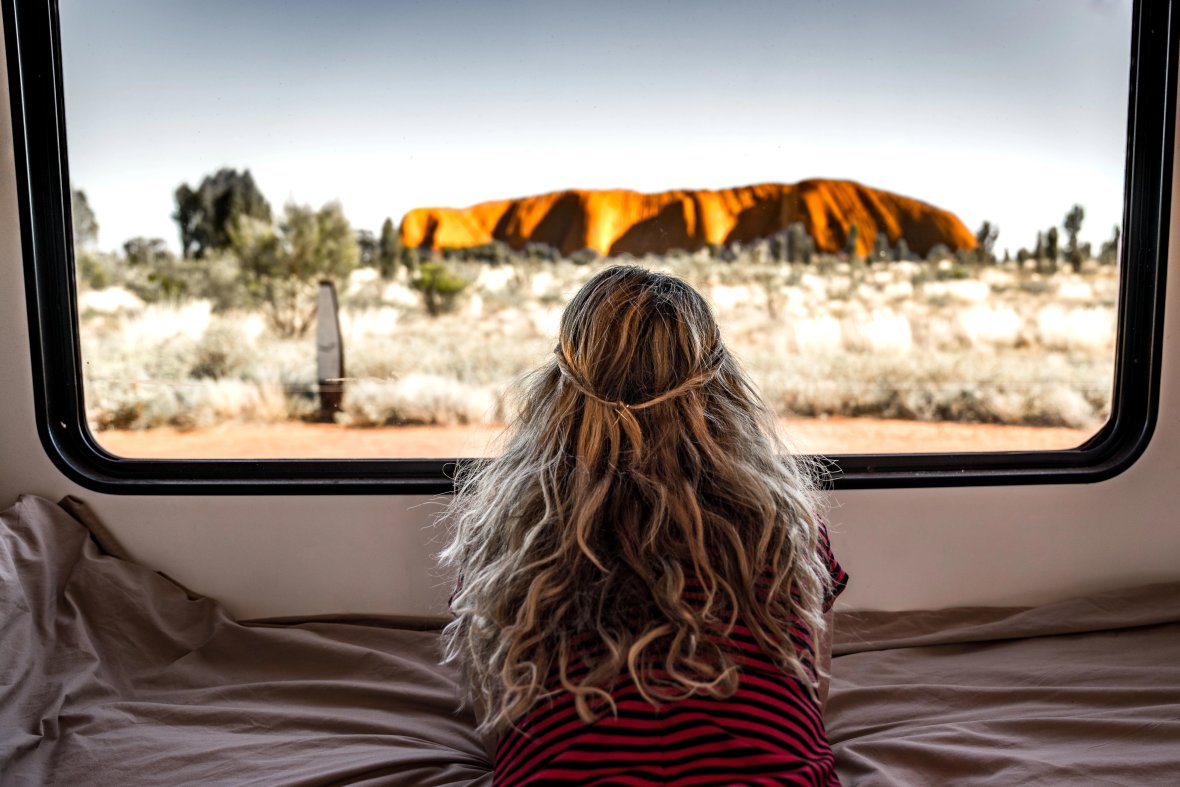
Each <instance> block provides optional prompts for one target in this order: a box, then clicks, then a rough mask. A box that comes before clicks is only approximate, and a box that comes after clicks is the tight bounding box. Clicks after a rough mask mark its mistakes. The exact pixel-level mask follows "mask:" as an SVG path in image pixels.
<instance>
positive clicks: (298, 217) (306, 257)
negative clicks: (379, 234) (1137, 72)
mask: <svg viewBox="0 0 1180 787" xmlns="http://www.w3.org/2000/svg"><path fill="white" fill-rule="evenodd" d="M231 240H232V245H233V250H234V252H235V253H236V254H237V256H238V259H240V260H241V265H242V276H243V278H244V280H245V282H246V286H247V287H248V288H249V290H250V293H251V295H252V297H253V299H254V300H255V301H256V302H257V303H259V304H261V305H262V307H263V308H264V309H265V310H266V312H267V317H268V318H269V319H270V322H271V324H272V325H273V326H274V328H275V330H276V331H277V332H278V333H279V334H280V335H282V336H302V335H303V334H305V333H306V332H307V329H308V328H309V327H310V326H311V324H312V322H313V320H314V318H315V293H316V287H317V285H318V284H319V282H320V281H321V280H323V279H329V280H333V281H334V282H335V283H336V284H337V285H339V284H340V283H341V281H342V280H343V279H344V277H346V276H347V275H348V274H349V272H350V271H352V270H353V269H354V268H356V266H357V263H358V262H359V260H360V249H359V247H358V246H357V242H356V235H355V234H354V233H353V231H352V227H351V226H349V223H348V219H346V218H345V217H344V212H343V211H342V210H341V208H340V203H338V202H329V203H328V204H326V205H324V207H322V208H320V209H319V210H318V211H317V210H313V209H311V208H310V207H307V206H303V205H295V204H288V205H287V206H286V207H285V208H284V209H283V220H282V221H281V222H280V223H279V225H278V227H275V226H274V225H272V224H270V223H269V222H265V221H262V220H260V219H257V218H253V217H251V216H239V217H238V220H237V221H236V222H235V224H234V227H233V229H232V231H231Z"/></svg>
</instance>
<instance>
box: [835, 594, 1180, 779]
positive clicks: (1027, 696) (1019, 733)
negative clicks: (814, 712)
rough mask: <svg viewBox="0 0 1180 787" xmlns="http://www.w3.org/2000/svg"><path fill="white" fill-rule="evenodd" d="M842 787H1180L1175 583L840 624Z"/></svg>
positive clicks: (849, 618) (1178, 599)
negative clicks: (1038, 603) (1035, 603)
mask: <svg viewBox="0 0 1180 787" xmlns="http://www.w3.org/2000/svg"><path fill="white" fill-rule="evenodd" d="M833 653H835V654H836V658H834V660H833V666H832V688H831V695H830V697H829V700H828V709H827V714H826V715H827V728H828V737H829V739H830V740H831V742H832V748H833V750H834V751H835V752H836V762H837V765H838V768H839V772H840V775H841V778H842V779H843V781H844V783H845V784H846V785H926V784H947V785H1097V784H1102V785H1109V784H1119V785H1122V784H1125V785H1131V784H1135V785H1145V784H1151V785H1155V784H1158V785H1169V786H1174V785H1177V784H1180V584H1166V585H1153V586H1148V587H1141V588H1136V589H1133V590H1126V591H1118V592H1112V593H1103V594H1097V595H1093V596H1089V597H1086V598H1080V599H1072V600H1069V601H1063V602H1060V603H1056V604H1049V605H1046V606H1042V607H1036V608H1028V609H1001V608H976V609H948V610H938V611H932V612H906V613H882V612H862V613H845V614H843V615H840V616H838V618H837V622H836V631H835V643H834V645H833Z"/></svg>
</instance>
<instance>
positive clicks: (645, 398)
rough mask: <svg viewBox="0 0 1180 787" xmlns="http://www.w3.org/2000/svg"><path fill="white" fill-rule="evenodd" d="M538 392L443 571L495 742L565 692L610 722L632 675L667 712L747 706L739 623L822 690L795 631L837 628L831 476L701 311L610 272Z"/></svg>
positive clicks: (468, 486)
mask: <svg viewBox="0 0 1180 787" xmlns="http://www.w3.org/2000/svg"><path fill="white" fill-rule="evenodd" d="M520 390H521V396H520V406H519V412H518V413H517V414H516V416H515V418H514V420H513V422H512V423H510V425H509V428H508V430H507V432H506V436H507V437H506V441H507V442H506V449H505V450H504V452H503V454H502V455H501V456H499V457H498V458H496V459H493V460H491V461H489V462H487V463H486V464H483V465H473V466H471V467H469V468H468V469H466V470H464V471H462V472H461V473H460V476H459V477H458V478H457V485H456V493H455V496H454V498H453V500H452V502H451V505H450V506H449V509H448V511H449V515H450V517H451V518H452V523H453V527H454V534H453V537H452V540H451V542H450V544H449V545H448V546H447V548H446V549H445V550H444V551H443V553H442V558H443V561H444V563H445V564H449V565H451V566H454V567H456V568H457V569H458V573H459V576H460V578H461V581H460V586H459V588H458V589H457V591H456V593H455V595H454V596H453V597H452V601H451V609H452V612H453V613H454V615H455V618H454V620H453V621H452V622H451V623H450V625H448V626H447V628H446V629H445V631H444V646H445V653H446V657H447V659H448V660H449V661H453V662H457V663H458V664H459V666H460V668H461V670H462V672H463V675H464V678H465V681H466V684H467V687H468V689H469V690H470V693H471V695H472V698H473V699H475V700H476V701H478V702H479V703H480V704H482V705H483V707H484V709H485V717H484V721H483V723H482V725H481V729H482V730H483V731H488V732H500V731H503V730H504V729H506V728H508V727H510V726H511V725H512V723H513V721H514V720H515V719H517V718H519V717H520V716H521V715H522V714H524V713H525V712H526V711H528V710H530V709H531V708H532V707H533V706H534V705H535V704H536V703H537V702H539V701H541V700H543V699H545V698H546V697H548V696H551V695H553V694H556V693H557V692H562V691H568V692H570V693H572V694H573V695H574V699H575V704H576V707H577V711H578V714H579V716H580V717H581V718H582V719H583V720H584V721H585V722H587V723H590V722H593V721H594V720H596V719H598V718H599V717H600V716H601V715H602V714H603V713H604V712H613V711H614V703H613V702H612V700H611V694H610V692H611V688H612V686H613V685H615V682H616V681H617V680H618V679H619V678H620V677H621V676H623V675H624V674H625V675H627V676H629V677H630V678H631V679H632V680H633V681H634V683H635V686H636V687H637V688H638V689H639V691H640V692H641V693H642V695H643V697H644V698H645V699H647V701H648V702H650V703H652V704H653V705H658V704H659V703H661V702H669V701H674V700H676V699H679V698H683V697H686V696H689V695H692V694H705V695H710V696H714V697H728V696H731V695H732V694H733V692H734V691H736V690H737V686H738V681H739V677H740V676H739V669H738V666H737V665H738V657H737V654H736V653H735V652H733V650H732V649H731V648H729V647H727V644H726V635H727V634H728V633H729V632H730V631H731V630H732V628H733V626H734V625H735V624H736V623H737V622H738V621H740V622H741V623H742V624H744V625H745V626H746V627H748V628H749V629H750V631H751V632H752V633H753V635H754V637H755V638H756V639H757V641H758V643H759V645H760V647H761V648H762V649H763V650H764V651H765V653H766V654H768V655H769V656H771V657H772V658H773V659H774V660H775V661H776V663H778V664H779V665H780V667H782V668H783V669H784V670H786V671H788V672H789V673H794V674H795V675H796V676H798V677H799V679H800V680H802V681H803V682H804V684H805V685H807V686H811V687H812V688H813V689H814V686H815V681H816V679H817V674H816V670H815V663H816V661H815V658H814V653H802V654H801V653H800V652H799V651H798V650H797V649H796V646H795V645H794V644H792V641H791V639H790V637H789V636H788V632H789V631H790V628H791V625H792V622H794V621H801V622H803V623H804V624H805V625H806V626H807V627H808V628H809V629H810V631H811V632H812V633H813V637H812V639H813V641H814V640H817V639H818V635H819V633H820V632H821V631H822V629H823V625H824V623H823V614H822V604H823V599H824V594H825V592H827V590H828V587H829V585H830V581H831V580H830V577H829V575H828V572H827V567H826V566H825V565H824V564H823V561H822V560H821V558H820V550H819V546H818V545H819V522H818V519H817V510H818V505H819V502H820V501H819V498H818V492H817V484H816V481H815V479H816V470H815V467H814V465H812V464H811V463H809V462H808V461H805V460H804V459H802V458H800V457H798V456H795V455H793V454H792V453H790V452H789V451H787V450H785V448H784V446H783V444H782V443H781V441H780V439H779V437H778V436H777V434H776V418H775V416H774V414H773V412H772V411H771V410H770V409H769V408H768V407H767V406H766V404H765V403H764V402H763V401H762V399H761V397H760V396H759V394H758V393H757V391H756V390H755V388H754V386H753V384H752V383H751V381H750V380H749V378H748V377H747V376H746V374H745V373H744V372H743V371H742V369H741V368H740V367H739V365H738V364H737V362H736V361H735V359H734V358H733V356H732V355H731V354H730V353H729V351H728V350H727V349H726V347H725V345H724V344H723V343H722V341H721V335H720V331H719V329H718V327H717V323H716V321H715V320H714V317H713V314H712V311H711V309H710V308H709V306H708V304H707V303H706V302H705V300H704V299H703V298H702V297H701V295H700V294H699V293H697V292H696V290H694V289H693V288H692V287H690V286H689V285H688V284H686V283H685V282H683V281H681V280H679V279H677V278H674V277H671V276H666V275H662V274H658V273H653V272H650V271H647V270H644V269H642V268H637V267H613V268H609V269H607V270H604V271H602V272H600V273H598V274H597V275H595V276H594V277H593V278H591V279H590V280H589V281H588V282H587V283H586V284H585V285H584V286H583V287H582V288H581V289H580V290H579V291H578V293H577V294H576V295H575V296H574V297H573V299H572V300H571V301H570V303H569V305H568V306H567V307H566V309H565V312H564V313H563V315H562V319H561V325H560V342H559V344H558V347H557V348H556V350H555V352H554V357H553V358H552V359H551V360H550V361H548V362H547V363H545V364H544V365H543V366H541V367H540V368H539V369H537V370H535V371H534V372H533V373H531V374H530V375H529V376H528V377H526V378H525V379H524V380H523V381H522V383H521V389H520ZM686 588H689V589H691V590H692V592H691V593H690V594H689V595H690V596H691V598H686V596H685V593H686ZM571 673H576V674H577V675H578V677H577V678H573V677H571Z"/></svg>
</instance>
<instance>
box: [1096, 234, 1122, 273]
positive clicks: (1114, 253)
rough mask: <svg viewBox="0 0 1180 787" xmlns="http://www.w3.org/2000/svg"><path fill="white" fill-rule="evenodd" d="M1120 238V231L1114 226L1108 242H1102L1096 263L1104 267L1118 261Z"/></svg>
mask: <svg viewBox="0 0 1180 787" xmlns="http://www.w3.org/2000/svg"><path fill="white" fill-rule="evenodd" d="M1121 238H1122V230H1121V229H1120V228H1119V225H1117V224H1116V225H1114V229H1113V230H1112V231H1111V234H1110V240H1107V241H1103V242H1102V250H1101V251H1099V252H1098V261H1099V262H1101V263H1103V264H1105V265H1112V264H1114V263H1115V262H1117V261H1118V258H1119V241H1120V239H1121Z"/></svg>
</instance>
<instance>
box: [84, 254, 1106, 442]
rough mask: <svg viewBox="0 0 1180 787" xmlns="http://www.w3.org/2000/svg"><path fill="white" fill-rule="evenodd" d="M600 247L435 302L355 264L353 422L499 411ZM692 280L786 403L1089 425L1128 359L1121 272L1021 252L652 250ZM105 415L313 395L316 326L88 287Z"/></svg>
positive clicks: (299, 412) (200, 420)
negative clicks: (1038, 260) (451, 304)
mask: <svg viewBox="0 0 1180 787" xmlns="http://www.w3.org/2000/svg"><path fill="white" fill-rule="evenodd" d="M603 264H606V263H605V262H600V263H592V264H588V265H576V264H574V263H572V262H569V261H560V262H557V263H547V262H544V263H543V262H535V263H518V264H512V265H499V266H492V265H478V266H477V265H475V264H466V265H460V266H459V267H460V268H461V270H460V273H462V274H463V275H465V276H468V277H469V278H471V279H472V280H473V283H472V284H471V286H470V287H469V288H468V291H467V292H466V293H465V295H464V297H463V298H461V299H460V301H459V302H458V304H457V306H456V311H455V312H453V313H451V314H444V315H442V316H439V317H436V318H432V317H430V316H429V315H427V314H426V311H425V309H424V307H423V306H422V303H421V300H420V298H419V296H418V294H417V293H416V292H414V291H413V290H412V289H410V288H409V287H408V286H407V285H406V283H405V282H404V281H383V280H381V279H379V278H378V277H377V276H376V275H375V273H374V272H372V271H367V270H366V271H358V272H357V273H354V275H353V277H352V279H351V280H350V282H349V283H348V284H347V286H345V287H344V288H342V292H341V326H342V329H343V332H344V347H345V360H346V366H347V373H348V375H349V377H350V378H352V379H351V381H350V382H349V383H348V385H347V389H346V394H345V411H344V412H343V413H341V414H340V416H339V420H340V421H341V422H343V423H348V424H352V425H356V426H376V425H404V424H441V425H454V424H492V423H497V422H500V421H501V420H502V419H503V418H504V416H505V413H506V410H507V409H508V408H509V407H510V403H509V402H506V401H505V391H506V389H507V387H508V385H509V383H510V382H511V381H512V380H513V379H515V378H516V377H518V376H519V375H520V374H521V373H523V372H525V371H527V370H528V369H530V368H533V367H534V366H536V365H537V364H538V363H540V362H541V361H542V360H544V359H545V358H546V357H547V356H548V354H549V353H550V352H551V351H552V347H553V342H554V337H555V334H556V328H557V321H558V318H559V316H560V313H561V309H562V306H563V304H564V303H565V301H566V299H567V298H568V297H569V296H570V294H571V293H572V292H573V291H574V290H576V289H577V287H578V286H579V285H580V284H581V283H582V282H584V281H585V280H586V279H587V278H588V277H589V276H591V275H593V273H595V272H596V271H597V270H598V269H599V268H600V267H601V266H602V265H603ZM639 264H643V265H646V266H648V267H651V268H653V269H657V270H663V271H667V272H670V273H673V274H676V275H678V276H682V277H683V278H685V279H687V280H688V281H690V282H691V283H692V284H693V285H694V286H696V287H697V288H698V289H700V290H701V292H703V293H704V294H705V295H706V296H707V297H708V298H709V299H710V301H711V302H712V303H713V305H714V308H715V309H716V311H717V316H718V319H719V321H720V322H721V325H722V330H723V334H724V336H725V338H726V341H727V343H728V344H729V345H730V347H731V348H732V349H733V350H734V351H735V352H736V353H737V355H738V356H739V357H740V358H741V359H742V361H743V362H744V364H745V365H746V367H747V368H748V369H749V371H750V372H751V374H752V375H753V376H754V378H755V379H756V380H757V381H758V383H759V385H760V386H761V388H762V390H763V393H764V394H765V395H766V397H767V398H768V399H769V401H771V402H772V403H773V405H774V406H775V407H776V408H777V409H778V410H779V412H780V413H781V414H783V415H790V414H797V415H804V416H823V415H857V416H875V417H883V418H904V419H916V420H929V421H939V420H949V421H961V422H981V423H998V424H1022V425H1033V426H1066V427H1074V428H1093V427H1095V426H1097V425H1098V424H1099V423H1101V422H1102V420H1104V419H1105V417H1106V416H1107V413H1108V411H1109V406H1110V389H1111V383H1112V377H1113V358H1114V334H1115V308H1116V307H1115V301H1116V296H1117V286H1118V283H1117V271H1116V270H1115V269H1113V268H1111V267H1098V266H1095V265H1090V266H1087V267H1086V268H1084V269H1083V272H1082V273H1074V272H1072V271H1062V272H1057V273H1053V274H1041V273H1037V272H1034V271H1032V270H1027V269H1022V268H1020V267H1018V266H1015V265H994V266H988V267H982V268H969V269H963V268H959V267H956V266H955V265H953V264H952V263H950V262H949V261H944V262H942V263H937V264H935V263H912V262H902V263H874V264H872V265H854V264H849V263H847V262H839V261H834V260H825V261H820V262H818V263H815V264H812V265H807V266H804V265H800V264H796V265H787V264H770V263H760V262H755V261H752V260H749V259H739V260H738V261H736V262H732V263H728V264H726V263H719V262H717V261H716V260H713V259H710V258H708V257H707V256H705V255H696V256H689V255H680V256H677V257H674V258H646V259H644V260H641V261H639ZM80 304H81V310H82V314H81V334H82V357H83V361H84V363H85V369H84V377H85V386H86V400H87V411H88V417H89V419H90V422H91V425H92V428H95V429H98V430H101V429H111V428H116V429H144V428H151V427H157V426H173V427H180V428H191V427H206V426H213V425H216V424H219V423H224V422H227V421H248V422H257V423H274V422H280V421H285V420H288V419H300V418H305V417H307V416H308V415H310V414H311V413H313V412H314V411H315V409H316V381H315V344H314V339H313V338H312V337H307V338H304V339H279V338H277V337H275V336H274V335H273V334H271V333H270V331H269V329H268V328H267V325H266V321H265V320H264V319H263V318H262V316H261V315H259V314H253V313H223V314H218V313H214V312H213V310H212V309H211V307H210V306H209V304H208V303H205V302H189V303H183V304H179V305H173V306H162V305H154V306H147V307H145V306H144V305H143V304H142V303H139V302H138V301H137V300H136V299H135V298H134V297H133V296H131V297H128V294H127V293H125V292H122V291H111V290H108V291H99V292H90V293H83V294H82V296H81V298H80Z"/></svg>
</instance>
